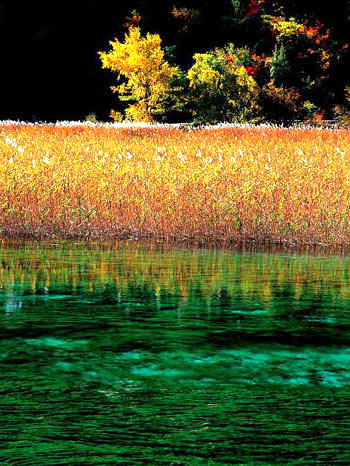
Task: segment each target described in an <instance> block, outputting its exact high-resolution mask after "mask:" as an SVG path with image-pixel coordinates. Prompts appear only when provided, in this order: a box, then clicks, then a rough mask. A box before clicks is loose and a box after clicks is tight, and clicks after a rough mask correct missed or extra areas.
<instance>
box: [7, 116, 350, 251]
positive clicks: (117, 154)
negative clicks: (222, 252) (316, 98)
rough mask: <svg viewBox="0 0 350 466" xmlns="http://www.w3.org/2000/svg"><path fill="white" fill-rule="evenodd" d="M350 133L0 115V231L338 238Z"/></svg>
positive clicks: (348, 201) (349, 196)
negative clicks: (36, 120) (5, 119)
mask: <svg viewBox="0 0 350 466" xmlns="http://www.w3.org/2000/svg"><path fill="white" fill-rule="evenodd" d="M349 222H350V132H349V131H348V130H345V129H344V130H327V129H312V128H290V129H286V128H279V127H272V126H271V127H269V126H262V127H253V126H251V127H249V126H225V125H224V126H222V127H216V128H203V129H199V130H191V131H185V130H182V129H179V128H176V127H166V126H159V127H142V126H140V127H137V126H136V127H125V126H124V127H123V126H121V127H113V126H103V125H96V126H94V125H83V124H79V123H76V124H73V125H67V126H65V125H58V126H57V125H56V126H55V125H24V124H11V123H7V124H0V234H2V235H6V236H13V237H25V236H27V237H34V238H48V237H62V238H73V237H77V238H78V237H79V238H94V239H98V238H101V239H107V238H123V237H141V236H146V237H153V238H160V239H194V240H201V241H206V240H208V241H209V240H220V241H233V242H239V241H244V240H256V241H274V242H275V241H286V242H292V243H293V242H294V243H299V244H300V243H327V244H346V243H350V225H349Z"/></svg>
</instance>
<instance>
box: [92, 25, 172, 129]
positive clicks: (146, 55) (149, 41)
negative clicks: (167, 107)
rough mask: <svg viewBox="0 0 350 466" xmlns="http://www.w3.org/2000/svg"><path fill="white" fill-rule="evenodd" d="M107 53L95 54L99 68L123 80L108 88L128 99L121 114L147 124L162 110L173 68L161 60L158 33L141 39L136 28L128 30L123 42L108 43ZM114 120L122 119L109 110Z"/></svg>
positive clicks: (162, 52)
mask: <svg viewBox="0 0 350 466" xmlns="http://www.w3.org/2000/svg"><path fill="white" fill-rule="evenodd" d="M110 45H111V50H110V51H109V52H99V55H100V58H101V61H102V65H103V68H108V69H110V70H111V71H113V72H115V73H116V74H117V79H118V80H120V78H124V80H123V82H122V83H121V84H119V85H118V86H112V90H113V92H117V93H118V94H119V95H120V96H122V98H124V100H132V101H134V102H135V103H132V104H131V105H130V106H129V107H128V108H127V109H126V112H125V119H126V120H129V121H143V122H151V121H153V120H154V115H156V114H158V113H162V112H163V111H164V100H165V98H166V97H167V95H168V94H169V91H170V79H171V78H172V76H174V74H175V73H176V68H175V67H172V66H170V65H169V64H168V63H167V62H166V60H165V59H164V51H163V50H162V48H161V39H160V37H159V35H158V34H147V35H146V37H141V32H140V29H139V28H138V27H130V29H129V30H128V33H127V34H126V35H125V41H124V42H120V41H119V40H118V39H115V40H114V41H110ZM111 115H112V117H113V118H114V119H115V120H121V119H123V117H122V115H121V114H120V113H117V112H115V111H112V114H111Z"/></svg>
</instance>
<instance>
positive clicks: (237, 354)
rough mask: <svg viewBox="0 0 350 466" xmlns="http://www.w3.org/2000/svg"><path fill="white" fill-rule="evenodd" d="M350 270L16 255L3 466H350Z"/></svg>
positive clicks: (3, 403) (184, 258) (10, 278)
mask: <svg viewBox="0 0 350 466" xmlns="http://www.w3.org/2000/svg"><path fill="white" fill-rule="evenodd" d="M349 270H350V260H349V259H348V258H346V257H336V256H334V257H331V256H329V257H325V256H312V255H306V254H304V255H297V254H286V253H285V254H281V253H278V254H277V253H252V252H250V253H242V252H235V251H218V250H204V249H202V250H201V249H198V250H187V249H185V248H183V249H181V248H178V249H165V248H162V247H160V246H155V245H149V244H148V245H146V244H141V243H135V242H122V243H116V244H113V245H111V244H109V245H93V244H90V245H84V244H75V243H36V244H34V243H27V244H24V245H23V244H22V245H16V246H6V245H3V246H1V249H0V382H1V383H0V420H1V424H0V445H1V449H0V462H1V464H5V465H7V464H8V465H12V464H15V465H33V466H39V465H58V464H59V465H61V464H82V465H83V464H84V465H85V464H88V465H90V464H99V465H105V464H125V465H132V464H154V465H158V464H159V465H161V464H164V465H178V464H181V465H191V464H193V465H196V464H198V465H200V464H223V465H225V464H247V465H270V464H295V465H300V464H305V465H311V464H325V465H333V464H350V417H349V414H350V408H349V405H350V371H349V367H350V344H349V343H350V312H349V311H350V287H349Z"/></svg>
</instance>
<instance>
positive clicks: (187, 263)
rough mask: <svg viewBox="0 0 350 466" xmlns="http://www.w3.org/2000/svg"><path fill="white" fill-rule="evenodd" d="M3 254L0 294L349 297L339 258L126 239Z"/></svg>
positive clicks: (263, 299) (349, 271) (347, 270)
mask: <svg viewBox="0 0 350 466" xmlns="http://www.w3.org/2000/svg"><path fill="white" fill-rule="evenodd" d="M0 253H1V258H2V261H1V262H0V291H1V290H2V291H6V292H12V291H15V290H17V292H18V290H21V293H30V294H35V293H41V292H42V290H44V289H45V290H46V291H47V292H48V293H55V292H56V291H57V290H58V289H65V290H71V291H72V292H75V291H79V290H84V292H86V293H96V292H97V293H101V292H103V290H111V291H112V294H113V295H114V296H117V295H118V294H120V293H121V294H122V295H124V296H125V295H127V294H128V293H129V292H131V295H132V294H133V293H134V292H135V289H139V290H141V291H140V292H141V293H142V294H151V295H152V296H162V295H171V296H174V297H179V298H181V300H183V301H185V302H186V301H188V300H192V299H194V298H195V299H198V298H203V299H204V300H205V301H207V300H208V299H209V300H211V299H213V298H214V299H215V300H218V301H220V300H227V299H228V300H229V301H230V300H232V299H233V300H235V299H243V300H249V301H256V302H259V303H265V305H268V303H270V302H271V304H272V303H273V302H274V301H275V300H276V296H277V297H278V296H282V295H284V294H286V295H288V296H289V297H290V298H293V299H294V300H299V299H300V300H305V299H307V296H310V297H311V298H312V299H313V300H314V299H316V300H317V297H321V296H322V297H323V298H324V297H325V296H327V299H329V302H337V300H338V299H339V298H341V299H342V300H344V299H345V300H347V299H350V278H349V277H350V263H349V261H348V260H347V259H344V258H340V257H338V258H337V257H329V258H317V257H312V256H281V255H278V254H276V255H274V254H240V253H233V252H224V251H221V252H219V251H201V250H197V251H195V250H185V249H184V250H177V251H176V250H158V249H154V248H153V249H152V248H151V249H148V247H143V246H142V245H141V246H140V245H136V246H135V245H133V244H131V245H130V244H129V243H128V242H121V243H115V244H114V245H113V246H110V247H109V248H103V247H98V246H97V247H96V248H95V249H94V248H93V247H91V245H90V247H89V248H87V247H83V246H76V247H74V246H69V245H68V246H67V247H65V246H60V245H57V246H55V247H53V246H51V247H50V246H47V247H43V248H40V247H38V246H36V245H34V244H28V245H27V246H25V247H24V248H17V249H12V248H6V247H4V248H2V249H0ZM55 290H56V291H55Z"/></svg>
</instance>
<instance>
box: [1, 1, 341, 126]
mask: <svg viewBox="0 0 350 466" xmlns="http://www.w3.org/2000/svg"><path fill="white" fill-rule="evenodd" d="M132 27H139V28H140V30H141V32H142V34H146V33H148V32H149V33H152V34H153V33H157V34H159V35H160V37H161V39H162V47H163V48H164V50H165V52H166V53H165V58H166V59H167V60H168V61H169V62H170V63H171V64H176V65H177V66H179V67H180V68H181V70H183V72H184V73H186V72H188V70H190V69H191V67H192V66H193V64H194V63H195V59H194V54H196V53H197V54H198V53H200V54H204V53H207V52H208V51H211V53H212V56H213V57H214V56H215V52H214V50H215V49H217V50H218V49H220V50H221V55H220V54H219V55H218V54H217V53H216V57H219V62H220V60H221V62H220V63H221V64H222V62H223V60H224V61H225V60H226V64H230V63H231V64H234V66H239V67H241V68H240V69H243V68H244V72H245V75H246V76H249V78H251V80H254V82H255V83H256V86H257V89H258V93H259V103H258V106H259V111H258V112H255V113H256V114H255V115H254V118H258V119H259V118H260V119H263V120H268V121H279V120H287V121H290V120H313V121H315V122H317V121H322V120H325V119H326V120H328V119H334V118H338V117H344V115H346V113H347V111H348V106H349V103H348V101H347V98H348V92H349V88H348V86H349V85H350V66H349V65H350V2H349V1H337V2H334V4H333V3H329V2H319V1H318V0H308V1H307V2H306V1H305V0H288V2H287V1H283V0H217V1H215V2H214V1H212V0H185V1H176V0H172V1H168V0H163V1H162V2H160V3H159V2H156V1H154V0H147V1H146V0H135V1H129V2H118V1H110V0H109V1H107V0H75V1H74V2H71V1H67V0H61V1H60V2H56V1H53V2H47V1H42V0H38V1H36V2H26V3H21V2H16V1H13V0H7V1H6V0H3V1H0V34H1V44H2V62H3V66H2V73H1V83H2V86H1V91H0V92H1V96H0V98H1V106H0V119H21V120H28V121H38V120H41V121H56V120H82V119H84V118H87V117H88V115H94V117H96V118H97V119H99V120H108V119H109V115H110V110H111V108H116V109H117V110H120V109H123V108H125V103H123V102H118V99H117V96H115V95H113V94H112V93H111V92H110V90H109V87H110V86H111V85H114V84H115V79H114V78H113V75H112V74H111V73H110V71H109V70H102V68H101V60H100V57H99V56H98V51H101V50H107V48H108V43H109V41H110V40H113V38H118V39H119V40H121V41H122V40H123V38H124V36H125V34H126V33H128V31H129V30H130V28H132ZM215 66H216V65H215ZM242 67H243V68H242ZM197 97H198V96H197ZM123 105H124V107H123ZM191 110H192V112H191ZM197 110H198V109H197ZM193 113H196V112H193V108H192V109H191V108H190V110H189V109H188V108H184V109H183V111H182V112H181V111H178V110H177V111H171V112H168V114H165V115H162V118H163V120H166V121H182V120H183V121H185V120H189V119H191V118H193ZM197 116H198V111H197ZM212 119H213V120H215V119H220V115H219V116H218V115H214V117H213V118H212Z"/></svg>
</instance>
